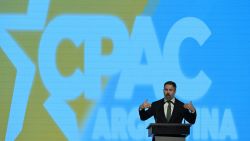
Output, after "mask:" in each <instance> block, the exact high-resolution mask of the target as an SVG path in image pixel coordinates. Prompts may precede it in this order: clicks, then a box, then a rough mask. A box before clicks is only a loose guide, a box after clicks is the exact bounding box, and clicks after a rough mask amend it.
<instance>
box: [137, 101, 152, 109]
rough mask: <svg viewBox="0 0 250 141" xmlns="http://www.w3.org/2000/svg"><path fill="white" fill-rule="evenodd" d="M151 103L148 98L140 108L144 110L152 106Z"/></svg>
mask: <svg viewBox="0 0 250 141" xmlns="http://www.w3.org/2000/svg"><path fill="white" fill-rule="evenodd" d="M150 107H151V104H150V103H148V100H147V99H146V100H145V101H144V102H143V103H142V104H141V105H140V110H143V109H145V108H150Z"/></svg>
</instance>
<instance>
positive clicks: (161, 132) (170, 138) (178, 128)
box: [147, 123, 191, 141]
mask: <svg viewBox="0 0 250 141" xmlns="http://www.w3.org/2000/svg"><path fill="white" fill-rule="evenodd" d="M190 127H191V124H180V123H151V124H149V126H148V127H147V129H148V136H152V135H153V136H154V138H155V141H185V138H186V137H187V136H188V135H189V134H190Z"/></svg>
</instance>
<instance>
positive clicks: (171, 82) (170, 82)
mask: <svg viewBox="0 0 250 141" xmlns="http://www.w3.org/2000/svg"><path fill="white" fill-rule="evenodd" d="M166 85H172V86H173V87H174V88H175V89H176V84H175V82H174V81H167V82H165V83H164V87H165V86H166Z"/></svg>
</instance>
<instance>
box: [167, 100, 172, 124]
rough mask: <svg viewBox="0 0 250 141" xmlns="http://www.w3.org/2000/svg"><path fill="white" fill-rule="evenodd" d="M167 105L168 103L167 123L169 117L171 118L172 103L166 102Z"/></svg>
mask: <svg viewBox="0 0 250 141" xmlns="http://www.w3.org/2000/svg"><path fill="white" fill-rule="evenodd" d="M167 103H168V108H167V122H169V120H170V117H171V103H172V101H170V100H168V101H167Z"/></svg>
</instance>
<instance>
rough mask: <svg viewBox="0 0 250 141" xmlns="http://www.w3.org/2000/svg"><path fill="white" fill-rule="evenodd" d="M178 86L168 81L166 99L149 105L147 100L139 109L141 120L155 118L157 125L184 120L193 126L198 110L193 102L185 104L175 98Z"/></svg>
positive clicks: (165, 88)
mask: <svg viewBox="0 0 250 141" xmlns="http://www.w3.org/2000/svg"><path fill="white" fill-rule="evenodd" d="M175 92H176V84H175V82H173V81H168V82H166V83H165V84H164V89H163V93H164V98H162V99H160V100H158V101H155V102H153V103H152V104H150V103H148V101H147V100H145V101H144V102H143V103H142V104H141V105H140V107H139V115H140V119H141V120H143V121H144V120H147V119H148V118H150V117H152V116H154V119H155V122H156V123H181V122H182V120H183V119H185V120H186V121H188V122H189V123H191V124H194V123H195V120H196V110H195V108H194V106H193V104H192V102H190V103H188V104H184V103H183V102H181V101H180V100H178V99H177V98H175Z"/></svg>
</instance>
